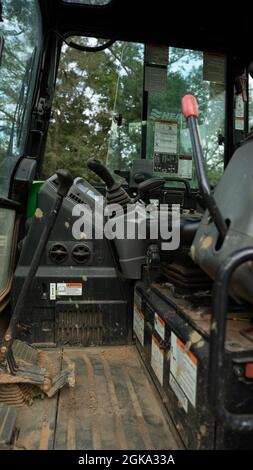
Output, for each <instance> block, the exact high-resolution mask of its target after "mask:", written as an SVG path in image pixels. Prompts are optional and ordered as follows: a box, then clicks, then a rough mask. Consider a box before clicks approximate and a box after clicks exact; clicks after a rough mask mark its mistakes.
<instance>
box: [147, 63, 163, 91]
mask: <svg viewBox="0 0 253 470" xmlns="http://www.w3.org/2000/svg"><path fill="white" fill-rule="evenodd" d="M166 87H167V67H163V66H162V67H160V66H157V65H146V66H145V91H165V90H166Z"/></svg>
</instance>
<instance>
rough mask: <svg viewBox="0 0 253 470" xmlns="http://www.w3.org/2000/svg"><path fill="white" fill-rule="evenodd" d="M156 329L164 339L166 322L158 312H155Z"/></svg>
mask: <svg viewBox="0 0 253 470" xmlns="http://www.w3.org/2000/svg"><path fill="white" fill-rule="evenodd" d="M154 326H155V330H156V331H157V333H158V334H159V336H161V338H162V339H165V322H164V321H163V319H162V318H161V317H159V315H157V313H155V324H154Z"/></svg>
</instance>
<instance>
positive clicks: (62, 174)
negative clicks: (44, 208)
mask: <svg viewBox="0 0 253 470" xmlns="http://www.w3.org/2000/svg"><path fill="white" fill-rule="evenodd" d="M56 174H57V177H58V188H57V195H56V198H55V201H54V204H53V206H52V208H51V211H50V213H49V215H48V217H45V218H44V219H43V221H44V224H43V229H42V233H41V237H40V241H39V243H38V245H37V248H36V250H35V252H34V255H33V258H32V262H31V264H30V267H29V270H28V273H27V276H26V278H25V281H24V283H23V286H22V288H21V291H20V294H19V296H18V299H17V302H16V305H15V307H14V311H13V314H12V317H11V320H10V323H9V326H8V329H7V331H6V333H5V335H4V337H3V340H2V344H1V347H0V364H1V363H2V364H3V363H5V360H6V359H7V362H8V363H9V366H10V370H11V372H12V373H15V368H16V365H15V363H14V358H13V355H12V354H11V346H12V344H13V341H14V339H15V332H16V328H17V324H18V322H19V319H20V316H21V314H22V311H23V309H24V308H25V302H26V299H27V297H28V295H29V291H30V288H31V284H32V282H33V279H34V277H35V274H36V271H37V269H38V266H39V262H40V259H41V256H42V253H43V251H44V249H45V247H46V244H47V242H48V239H49V236H50V233H51V231H52V229H53V227H54V224H55V221H56V218H57V216H58V213H59V210H60V208H61V205H62V201H63V199H64V197H65V196H66V195H67V193H68V191H69V189H70V187H71V186H72V184H73V177H72V176H71V174H70V173H69V172H68V171H67V170H58V171H57V172H56ZM40 220H42V219H40Z"/></svg>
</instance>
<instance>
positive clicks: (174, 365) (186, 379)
mask: <svg viewBox="0 0 253 470" xmlns="http://www.w3.org/2000/svg"><path fill="white" fill-rule="evenodd" d="M197 370H198V360H197V358H196V357H195V356H194V354H192V352H191V351H190V350H189V349H188V348H187V347H186V346H185V344H184V343H183V342H182V341H181V340H180V339H179V338H178V337H177V336H176V335H175V333H173V332H172V333H171V353H170V373H171V374H172V375H173V377H174V379H175V380H176V381H177V383H178V384H179V385H180V387H181V389H182V390H183V392H184V394H185V395H186V397H187V398H188V399H189V401H190V402H191V404H192V405H193V406H194V407H195V406H196V391H197Z"/></svg>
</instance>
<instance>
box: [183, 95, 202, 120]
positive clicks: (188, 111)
mask: <svg viewBox="0 0 253 470" xmlns="http://www.w3.org/2000/svg"><path fill="white" fill-rule="evenodd" d="M182 111H183V115H184V117H185V119H188V118H189V117H190V116H194V117H196V118H197V117H198V116H199V109H198V103H197V101H196V98H195V97H194V96H193V95H185V96H184V97H183V98H182Z"/></svg>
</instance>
